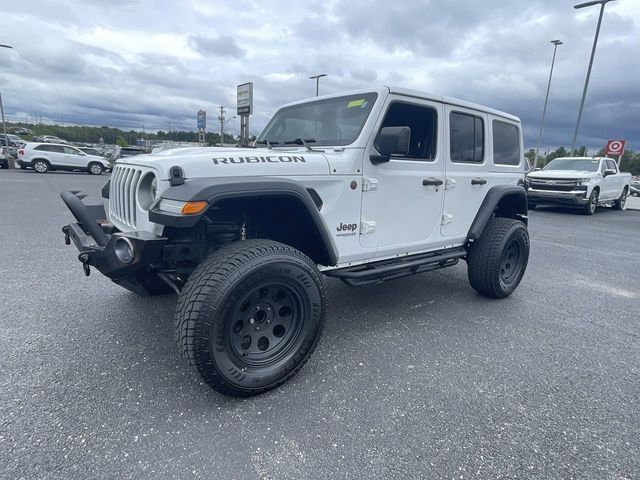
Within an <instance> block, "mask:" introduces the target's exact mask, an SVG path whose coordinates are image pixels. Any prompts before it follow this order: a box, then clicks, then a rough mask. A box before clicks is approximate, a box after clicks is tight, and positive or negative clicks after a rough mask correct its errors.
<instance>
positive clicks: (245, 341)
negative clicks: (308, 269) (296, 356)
mask: <svg viewBox="0 0 640 480" xmlns="http://www.w3.org/2000/svg"><path fill="white" fill-rule="evenodd" d="M304 310H305V308H304V301H303V297H302V295H301V293H300V292H299V291H298V289H297V288H295V287H294V286H292V285H287V284H285V283H264V284H261V285H258V286H254V287H252V289H251V290H250V291H249V292H248V293H246V294H245V295H243V296H242V297H241V298H240V299H239V300H238V301H237V302H236V304H235V305H234V307H233V309H232V310H231V312H230V315H232V317H231V322H230V326H229V342H230V346H231V349H232V350H233V352H234V353H235V355H236V356H237V357H238V359H239V360H240V361H241V363H242V364H244V366H245V367H267V366H270V365H274V364H276V363H278V362H280V361H281V360H282V359H283V358H284V357H286V356H287V354H288V353H289V352H290V351H291V350H292V347H293V345H295V343H296V340H297V339H298V337H299V335H300V332H301V330H302V325H303V321H304V314H305V311H304Z"/></svg>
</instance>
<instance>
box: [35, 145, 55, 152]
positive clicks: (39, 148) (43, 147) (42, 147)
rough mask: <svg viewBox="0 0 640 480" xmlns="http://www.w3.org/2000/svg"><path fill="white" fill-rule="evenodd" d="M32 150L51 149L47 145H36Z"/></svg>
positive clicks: (47, 150)
mask: <svg viewBox="0 0 640 480" xmlns="http://www.w3.org/2000/svg"><path fill="white" fill-rule="evenodd" d="M34 150H40V151H41V152H50V151H51V149H50V148H49V145H38V146H37V147H35V148H34Z"/></svg>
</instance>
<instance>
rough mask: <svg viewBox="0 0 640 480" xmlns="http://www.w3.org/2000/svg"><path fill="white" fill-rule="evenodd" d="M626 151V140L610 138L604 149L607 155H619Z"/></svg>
mask: <svg viewBox="0 0 640 480" xmlns="http://www.w3.org/2000/svg"><path fill="white" fill-rule="evenodd" d="M623 153H624V140H609V141H608V142H607V147H606V148H605V149H604V154H605V155H612V156H618V155H622V154H623Z"/></svg>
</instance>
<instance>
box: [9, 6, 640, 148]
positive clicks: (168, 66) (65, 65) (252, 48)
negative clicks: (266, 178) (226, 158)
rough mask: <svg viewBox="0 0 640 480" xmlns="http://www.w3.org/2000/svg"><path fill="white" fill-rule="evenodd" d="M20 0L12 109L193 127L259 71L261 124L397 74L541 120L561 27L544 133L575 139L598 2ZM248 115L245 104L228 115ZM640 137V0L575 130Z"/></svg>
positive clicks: (600, 58) (600, 60)
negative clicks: (301, 103)
mask: <svg viewBox="0 0 640 480" xmlns="http://www.w3.org/2000/svg"><path fill="white" fill-rule="evenodd" d="M320 3H321V2H308V1H297V2H291V1H284V0H282V1H270V0H259V1H257V0H256V1H253V0H233V1H230V0H228V1H208V0H181V1H165V0H82V1H80V0H65V1H64V2H63V1H48V0H20V1H12V2H9V1H6V2H3V6H2V9H1V11H0V43H5V44H10V45H12V46H13V47H14V50H5V49H0V89H1V92H2V95H3V100H4V103H5V112H6V113H8V116H9V119H10V120H18V119H22V120H24V118H25V115H28V116H30V117H31V116H34V115H36V114H38V115H41V116H42V117H43V118H45V119H49V120H50V121H53V122H61V121H63V122H64V123H73V124H89V125H110V126H118V127H122V128H133V129H136V130H138V129H142V126H143V125H144V127H145V129H147V130H151V131H155V130H158V129H163V130H167V129H168V128H169V122H171V128H172V129H190V130H193V129H195V112H196V111H197V110H198V109H205V110H207V111H208V113H209V117H210V126H211V127H213V125H211V120H213V118H214V117H215V115H216V113H214V110H215V109H216V107H218V106H219V105H225V106H227V107H228V110H229V113H228V115H227V118H230V117H232V116H234V113H233V111H234V108H233V107H234V106H235V100H236V98H235V86H236V85H237V84H239V83H244V82H248V81H252V82H254V108H255V110H256V113H255V115H253V116H252V117H251V130H252V133H254V134H255V133H259V131H260V129H261V128H262V127H263V126H264V125H265V123H266V122H267V120H268V118H269V117H270V116H271V115H272V113H273V112H274V111H275V109H276V108H277V106H278V105H280V104H282V103H286V102H290V101H294V100H298V99H301V98H305V97H308V96H310V95H313V94H314V93H315V84H314V82H313V81H312V80H309V79H308V78H307V77H308V76H309V75H313V74H316V73H327V74H328V75H329V76H328V77H327V78H323V79H322V80H321V87H320V88H321V93H335V92H340V91H342V90H347V89H356V88H366V87H368V86H372V85H388V84H393V85H398V86H403V87H409V88H414V89H418V90H424V91H430V92H435V93H441V94H444V95H450V96H455V97H460V98H464V99H467V100H471V101H474V102H478V103H482V104H486V105H489V106H492V107H495V108H498V109H501V110H505V111H508V112H510V113H513V114H515V115H518V116H519V117H521V119H522V121H523V124H524V132H525V144H526V145H527V146H533V145H534V144H535V139H536V135H537V131H538V127H539V123H540V117H541V113H542V106H543V101H544V93H545V89H546V83H547V78H548V75H549V66H550V63H551V56H552V50H553V48H552V46H551V44H550V43H549V41H550V40H552V39H556V38H559V39H561V40H562V41H563V42H564V45H562V46H561V47H559V49H558V56H557V61H556V69H555V72H554V79H553V83H552V86H551V95H550V100H549V108H548V113H547V122H546V126H545V133H544V138H543V145H545V146H546V147H548V148H551V147H555V146H559V145H567V146H569V144H570V142H571V138H572V135H573V129H574V128H575V122H576V117H577V112H578V106H579V101H580V95H581V92H582V86H583V83H584V77H585V73H586V69H587V65H588V60H589V54H590V49H591V44H592V41H593V35H594V32H595V26H596V21H597V13H598V7H590V8H587V9H583V10H580V11H576V10H574V9H573V8H572V5H573V3H574V2H572V1H565V0H526V1H521V0H481V1H476V0H447V1H444V0H422V1H417V0H413V1H405V0H400V1H396V2H389V1H388V0H368V1H367V0H327V1H325V2H322V4H320ZM228 126H229V129H230V130H231V131H235V132H237V131H238V130H239V127H238V123H237V120H232V121H231V122H229V124H228ZM608 138H626V139H627V140H628V141H629V143H630V146H631V147H632V148H634V149H636V150H638V149H640V0H617V1H615V2H612V3H610V4H609V5H608V6H607V9H606V13H605V18H604V21H603V26H602V30H601V35H600V41H599V44H598V50H597V54H596V61H595V64H594V68H593V73H592V77H591V84H590V87H589V93H588V96H587V103H586V107H585V113H584V115H583V122H582V128H581V132H580V137H579V140H578V143H579V144H581V145H582V144H584V145H588V146H589V147H592V148H599V147H601V146H602V145H603V144H604V143H605V141H606V140H607V139H608Z"/></svg>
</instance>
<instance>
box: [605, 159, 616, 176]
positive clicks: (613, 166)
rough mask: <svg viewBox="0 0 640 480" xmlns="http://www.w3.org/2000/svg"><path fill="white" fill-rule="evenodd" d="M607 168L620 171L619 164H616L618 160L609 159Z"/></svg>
mask: <svg viewBox="0 0 640 480" xmlns="http://www.w3.org/2000/svg"><path fill="white" fill-rule="evenodd" d="M607 168H608V169H610V170H614V171H615V172H616V173H618V166H617V165H616V162H614V161H613V160H607Z"/></svg>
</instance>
